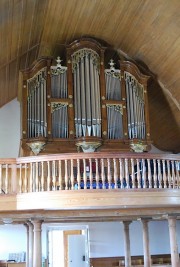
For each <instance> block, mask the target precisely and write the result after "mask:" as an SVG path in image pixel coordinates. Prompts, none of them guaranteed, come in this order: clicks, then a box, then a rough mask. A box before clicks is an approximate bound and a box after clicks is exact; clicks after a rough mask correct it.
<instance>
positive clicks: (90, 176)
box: [89, 159, 93, 189]
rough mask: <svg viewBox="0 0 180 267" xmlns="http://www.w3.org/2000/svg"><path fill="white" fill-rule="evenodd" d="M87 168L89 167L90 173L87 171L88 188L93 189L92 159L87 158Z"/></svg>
mask: <svg viewBox="0 0 180 267" xmlns="http://www.w3.org/2000/svg"><path fill="white" fill-rule="evenodd" d="M89 168H90V173H89V182H90V189H93V173H92V159H89Z"/></svg>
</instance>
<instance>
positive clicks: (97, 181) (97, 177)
mask: <svg viewBox="0 0 180 267" xmlns="http://www.w3.org/2000/svg"><path fill="white" fill-rule="evenodd" d="M95 163H96V189H99V170H98V169H99V166H98V159H95Z"/></svg>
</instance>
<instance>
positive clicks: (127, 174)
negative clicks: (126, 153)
mask: <svg viewBox="0 0 180 267" xmlns="http://www.w3.org/2000/svg"><path fill="white" fill-rule="evenodd" d="M125 180H126V187H127V188H129V170H128V159H125Z"/></svg>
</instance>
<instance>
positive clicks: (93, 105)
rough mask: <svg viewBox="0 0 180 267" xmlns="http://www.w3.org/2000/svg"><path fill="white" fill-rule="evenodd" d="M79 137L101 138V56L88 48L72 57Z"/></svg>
mask: <svg viewBox="0 0 180 267" xmlns="http://www.w3.org/2000/svg"><path fill="white" fill-rule="evenodd" d="M72 64H73V76H74V95H75V97H74V101H75V102H74V106H75V127H76V135H77V137H85V136H101V111H100V86H99V56H98V54H97V53H96V52H95V51H93V50H91V49H88V48H85V49H80V50H78V51H77V52H75V53H74V54H73V55H72Z"/></svg>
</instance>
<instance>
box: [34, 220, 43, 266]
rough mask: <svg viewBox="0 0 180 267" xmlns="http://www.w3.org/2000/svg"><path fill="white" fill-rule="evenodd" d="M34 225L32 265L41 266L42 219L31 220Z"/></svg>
mask: <svg viewBox="0 0 180 267" xmlns="http://www.w3.org/2000/svg"><path fill="white" fill-rule="evenodd" d="M32 224H33V225H34V247H33V267H41V266H42V242H41V225H42V221H40V220H32Z"/></svg>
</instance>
